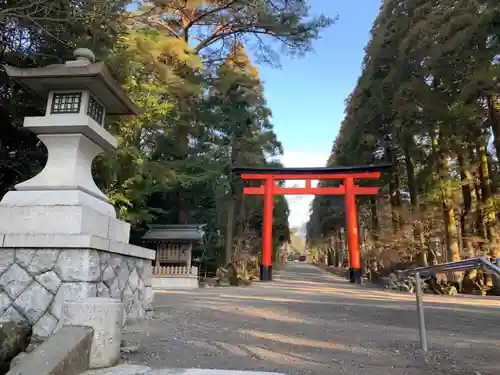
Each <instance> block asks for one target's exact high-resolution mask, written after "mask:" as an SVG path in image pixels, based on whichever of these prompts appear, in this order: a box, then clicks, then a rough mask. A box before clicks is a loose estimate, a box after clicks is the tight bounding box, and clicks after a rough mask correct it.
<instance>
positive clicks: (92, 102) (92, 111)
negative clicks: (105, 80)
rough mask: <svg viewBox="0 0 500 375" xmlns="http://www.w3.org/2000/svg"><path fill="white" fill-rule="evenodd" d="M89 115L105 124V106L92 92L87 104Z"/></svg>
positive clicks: (99, 122) (100, 123)
mask: <svg viewBox="0 0 500 375" xmlns="http://www.w3.org/2000/svg"><path fill="white" fill-rule="evenodd" d="M87 116H89V117H90V118H91V119H93V120H94V121H95V122H97V123H98V124H99V125H102V124H103V120H104V106H103V105H102V104H101V103H99V102H98V101H97V99H96V98H94V96H93V95H92V94H90V95H89V102H88V105H87Z"/></svg>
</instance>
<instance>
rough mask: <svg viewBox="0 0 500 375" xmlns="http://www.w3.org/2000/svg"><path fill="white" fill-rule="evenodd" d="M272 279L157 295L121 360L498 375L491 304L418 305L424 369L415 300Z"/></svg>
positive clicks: (377, 373)
mask: <svg viewBox="0 0 500 375" xmlns="http://www.w3.org/2000/svg"><path fill="white" fill-rule="evenodd" d="M275 279H276V280H275V281H274V282H270V283H265V284H264V283H255V284H254V285H252V286H250V287H226V288H204V289H198V290H195V291H171V292H168V293H161V294H156V297H155V308H156V313H155V317H154V318H152V319H151V320H148V321H147V323H145V324H142V325H141V326H137V327H135V330H132V331H131V332H130V333H128V334H127V335H126V338H127V339H130V340H131V341H132V342H137V341H139V342H140V348H139V350H138V351H137V352H135V353H132V354H130V355H129V356H128V358H127V359H128V361H129V362H130V363H136V364H144V363H145V364H147V365H148V366H151V367H153V368H163V367H179V368H189V367H198V368H217V369H237V370H258V371H275V372H282V373H285V374H289V375H292V374H304V375H306V374H318V375H337V374H340V375H344V374H345V375H347V374H349V375H357V374H360V375H361V374H363V375H405V374H408V375H414V374H425V375H427V374H428V375H431V374H433V375H434V374H450V375H477V374H481V375H493V374H495V375H498V374H500V301H498V300H484V299H478V298H476V299H472V300H469V299H466V298H458V297H457V298H452V297H437V296H436V297H435V296H426V297H425V299H426V301H425V304H426V313H427V316H426V317H427V323H428V330H429V345H430V347H431V349H432V352H431V355H430V356H429V358H428V360H427V361H424V360H423V358H422V357H421V356H419V355H417V354H416V348H418V332H417V328H416V321H417V317H416V313H415V302H414V295H411V294H400V293H392V292H385V291H379V290H373V289H367V288H363V287H359V286H353V285H351V284H349V283H348V282H347V281H345V280H343V279H340V278H338V277H336V276H333V275H330V274H326V273H325V272H323V271H321V270H319V269H317V268H316V267H314V266H311V265H306V264H296V263H292V264H289V265H288V266H286V267H284V269H283V270H281V271H278V272H276V274H275ZM485 301H486V302H485ZM488 301H491V302H488ZM488 303H490V304H491V306H489V307H488V306H487V304H488ZM134 331H135V332H134ZM426 362H427V363H426ZM476 371H477V372H476Z"/></svg>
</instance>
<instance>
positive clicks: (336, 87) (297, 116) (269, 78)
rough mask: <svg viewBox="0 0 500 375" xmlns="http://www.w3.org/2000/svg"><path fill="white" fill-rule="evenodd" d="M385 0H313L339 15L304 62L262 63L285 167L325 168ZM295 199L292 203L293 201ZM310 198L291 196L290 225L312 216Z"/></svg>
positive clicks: (318, 6)
mask: <svg viewBox="0 0 500 375" xmlns="http://www.w3.org/2000/svg"><path fill="white" fill-rule="evenodd" d="M380 4H381V0H357V1H353V0H351V1H334V0H311V5H312V13H315V14H317V13H324V14H326V15H330V16H332V17H333V16H335V15H336V14H338V15H339V20H338V21H337V22H336V23H335V24H334V25H333V26H331V27H330V28H329V29H328V30H326V31H325V32H324V33H323V35H322V38H321V39H320V40H318V41H317V42H315V45H314V49H315V52H314V53H312V54H309V55H307V56H305V57H303V58H302V59H300V60H296V59H290V58H286V57H283V58H282V60H281V62H282V65H283V66H282V68H281V69H279V70H278V69H275V68H272V67H268V66H259V72H260V76H261V79H262V81H263V82H264V90H265V95H266V98H267V101H268V106H269V107H270V108H271V110H272V112H273V123H274V126H275V131H276V133H277V135H278V138H279V139H280V140H281V141H282V143H283V146H284V149H285V155H284V157H283V158H282V160H283V162H284V163H285V165H286V166H288V167H290V166H299V167H300V166H307V165H310V166H322V165H323V164H324V163H325V162H326V159H327V157H328V155H329V153H330V149H331V147H332V144H333V141H334V139H335V137H336V136H337V133H338V130H339V125H340V123H341V121H342V119H343V117H344V101H345V99H346V98H347V97H348V95H349V94H350V93H351V91H352V90H353V88H354V86H355V85H356V81H357V79H358V77H359V75H360V72H361V63H362V60H363V57H364V47H365V46H366V44H367V42H368V40H369V32H370V29H371V27H372V24H373V22H374V20H375V17H376V16H377V14H378V11H379V7H380ZM292 202H293V203H292ZM309 202H310V198H309V199H293V200H292V201H291V202H290V203H292V204H291V209H292V215H291V218H290V222H291V223H290V224H291V225H292V226H295V225H297V224H298V223H299V221H300V222H304V221H307V219H308V214H307V211H308V206H309Z"/></svg>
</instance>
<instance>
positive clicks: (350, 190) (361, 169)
mask: <svg viewBox="0 0 500 375" xmlns="http://www.w3.org/2000/svg"><path fill="white" fill-rule="evenodd" d="M388 168H391V165H390V164H383V165H366V166H352V167H347V166H340V167H326V168H234V169H233V173H235V174H236V175H239V176H240V177H241V179H242V180H247V181H248V180H262V181H264V184H263V185H262V186H260V187H245V188H243V193H244V194H245V195H263V196H264V224H263V230H262V232H263V233H262V261H261V272H260V279H261V280H263V281H270V280H272V240H273V208H274V207H273V206H274V204H273V196H274V195H344V196H345V205H346V222H347V245H348V249H349V271H350V280H351V282H352V283H358V284H359V283H361V255H360V252H359V238H358V217H357V213H356V195H375V194H378V188H377V187H362V186H357V185H356V184H355V183H354V180H355V179H379V178H380V175H381V171H383V170H385V169H388ZM286 180H305V183H306V185H305V187H298V188H290V187H280V186H276V184H275V181H286ZM312 180H343V184H342V185H340V186H338V187H312V184H311V183H312Z"/></svg>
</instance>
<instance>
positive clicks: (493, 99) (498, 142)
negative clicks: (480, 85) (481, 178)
mask: <svg viewBox="0 0 500 375" xmlns="http://www.w3.org/2000/svg"><path fill="white" fill-rule="evenodd" d="M498 99H499V98H498V95H497V94H488V95H486V103H487V105H488V120H489V123H490V124H491V129H492V131H493V143H494V145H495V150H496V153H497V160H498V163H499V167H500V102H499V100H498Z"/></svg>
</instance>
